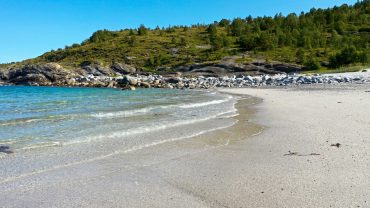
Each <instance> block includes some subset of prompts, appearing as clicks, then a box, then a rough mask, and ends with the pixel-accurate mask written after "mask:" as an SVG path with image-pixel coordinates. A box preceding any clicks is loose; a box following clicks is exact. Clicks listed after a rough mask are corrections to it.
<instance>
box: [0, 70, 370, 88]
mask: <svg viewBox="0 0 370 208" xmlns="http://www.w3.org/2000/svg"><path fill="white" fill-rule="evenodd" d="M111 68H112V69H114V70H115V72H116V73H115V74H114V76H112V74H111V73H110V72H109V71H107V69H104V68H102V67H99V66H97V65H87V66H85V67H83V68H82V69H83V71H82V72H81V71H73V72H72V71H68V70H65V69H63V68H62V67H61V66H60V65H58V64H54V63H49V64H44V65H28V66H25V67H23V68H18V69H11V70H8V71H6V72H4V71H3V72H0V85H28V86H73V87H108V88H122V89H127V90H134V89H136V88H169V89H174V88H175V89H209V88H217V87H230V88H238V87H261V86H292V85H305V84H340V83H368V82H370V75H369V73H368V72H367V70H363V72H359V73H352V74H351V73H347V74H322V75H321V74H314V75H304V74H296V73H289V74H287V73H284V72H281V73H275V74H263V75H254V76H251V75H248V73H244V74H243V73H225V74H208V75H205V76H204V75H199V74H197V73H193V74H192V73H190V70H188V71H187V72H186V73H181V72H178V73H169V74H166V75H158V74H157V75H156V74H143V73H139V72H137V71H136V69H135V68H133V67H130V66H128V65H122V64H115V65H113V66H112V67H111ZM198 72H199V70H198ZM212 75H214V76H212Z"/></svg>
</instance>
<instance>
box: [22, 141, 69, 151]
mask: <svg viewBox="0 0 370 208" xmlns="http://www.w3.org/2000/svg"><path fill="white" fill-rule="evenodd" d="M59 146H62V143H61V142H41V143H38V144H33V145H30V146H27V147H22V148H20V149H19V150H32V149H38V148H43V147H59Z"/></svg>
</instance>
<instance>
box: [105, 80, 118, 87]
mask: <svg viewBox="0 0 370 208" xmlns="http://www.w3.org/2000/svg"><path fill="white" fill-rule="evenodd" d="M116 84H117V83H116V82H115V81H110V82H108V85H107V87H108V88H114V87H116Z"/></svg>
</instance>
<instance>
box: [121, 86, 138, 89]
mask: <svg viewBox="0 0 370 208" xmlns="http://www.w3.org/2000/svg"><path fill="white" fill-rule="evenodd" d="M122 90H136V88H135V87H134V86H130V85H127V86H125V87H124V88H122Z"/></svg>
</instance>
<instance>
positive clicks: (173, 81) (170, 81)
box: [166, 77, 181, 84]
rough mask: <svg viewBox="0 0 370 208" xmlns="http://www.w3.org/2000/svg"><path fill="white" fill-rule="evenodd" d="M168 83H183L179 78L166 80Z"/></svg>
mask: <svg viewBox="0 0 370 208" xmlns="http://www.w3.org/2000/svg"><path fill="white" fill-rule="evenodd" d="M166 81H167V82H168V83H171V84H177V83H179V82H180V81H181V79H180V78H179V77H171V78H168V79H167V80H166Z"/></svg>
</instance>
